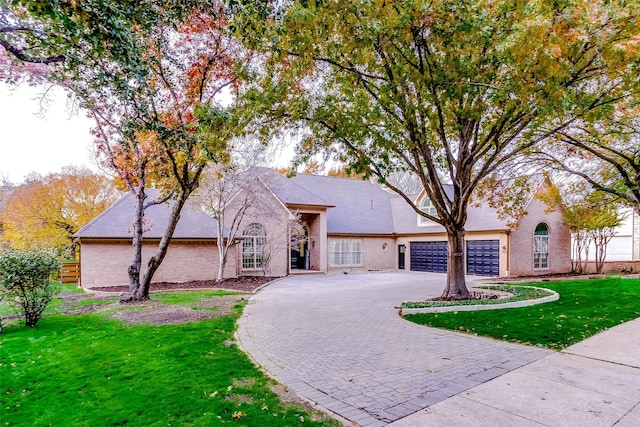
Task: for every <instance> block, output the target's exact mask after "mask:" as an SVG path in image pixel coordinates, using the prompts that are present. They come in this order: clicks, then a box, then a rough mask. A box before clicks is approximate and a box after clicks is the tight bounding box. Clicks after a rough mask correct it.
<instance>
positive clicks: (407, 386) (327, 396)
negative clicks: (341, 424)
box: [238, 272, 552, 426]
mask: <svg viewBox="0 0 640 427" xmlns="http://www.w3.org/2000/svg"><path fill="white" fill-rule="evenodd" d="M444 282H445V276H444V275H442V274H435V273H411V272H406V273H371V274H345V275H304V276H292V277H288V278H286V279H283V280H280V281H278V282H275V283H273V284H271V285H269V286H267V287H266V288H264V289H262V290H261V291H260V292H258V293H257V294H256V295H254V296H253V297H252V298H251V299H250V301H249V304H248V305H247V307H245V309H244V313H243V315H242V317H241V318H240V320H239V323H238V339H239V341H240V345H241V346H242V348H243V349H244V350H245V351H246V352H247V353H249V355H250V356H251V357H252V358H253V359H254V360H255V361H256V363H258V364H259V365H261V366H262V367H263V368H264V369H266V370H267V371H268V372H269V373H270V374H271V375H272V376H273V377H274V378H276V379H277V380H278V381H279V382H281V383H282V384H284V385H286V386H287V387H288V388H290V389H292V390H293V391H295V392H296V393H298V394H299V395H301V396H304V397H305V398H307V399H309V400H311V401H313V402H315V403H317V404H318V405H320V406H322V407H324V408H326V409H328V410H330V411H332V412H334V413H336V414H338V415H339V416H341V417H343V418H345V419H347V420H349V421H351V422H353V423H356V424H359V425H361V426H384V425H387V424H388V423H390V422H393V421H395V420H398V419H400V418H404V417H406V416H408V415H410V414H412V413H414V412H417V411H419V410H421V409H424V408H425V407H427V406H431V405H433V404H435V403H438V402H440V401H442V400H445V399H447V398H449V397H452V396H454V395H456V394H458V393H461V392H463V391H465V390H468V389H470V388H472V387H474V386H477V385H479V384H482V383H484V382H486V381H488V380H490V379H493V378H496V377H498V376H500V375H502V374H504V373H506V372H509V371H511V370H513V369H516V368H519V367H521V366H524V365H526V364H528V363H531V362H533V361H535V360H538V359H540V358H542V357H544V356H546V355H548V354H550V353H552V351H550V350H545V349H540V348H535V347H528V346H522V345H517V344H509V343H504V342H499V341H496V340H492V339H487V338H480V337H475V336H471V335H467V334H460V333H456V332H449V331H443V330H439V329H434V328H428V327H424V326H420V325H416V324H414V323H411V322H408V321H406V320H404V319H402V318H401V317H400V316H398V310H397V309H396V308H394V307H397V306H399V305H400V303H401V302H402V301H407V300H420V299H426V298H432V297H435V296H438V295H439V294H440V293H441V292H442V289H443V288H444Z"/></svg>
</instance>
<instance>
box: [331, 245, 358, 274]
mask: <svg viewBox="0 0 640 427" xmlns="http://www.w3.org/2000/svg"><path fill="white" fill-rule="evenodd" d="M329 261H330V264H331V267H349V266H360V265H362V239H330V240H329Z"/></svg>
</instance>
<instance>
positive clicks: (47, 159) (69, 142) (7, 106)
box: [0, 82, 98, 184]
mask: <svg viewBox="0 0 640 427" xmlns="http://www.w3.org/2000/svg"><path fill="white" fill-rule="evenodd" d="M43 91H44V88H43V87H38V88H34V87H30V86H27V85H26V84H23V85H20V86H18V87H15V86H7V85H5V84H4V83H1V82H0V182H2V178H3V177H5V178H8V179H9V181H10V182H12V183H14V184H19V183H21V182H22V181H23V180H24V177H25V176H26V175H28V174H30V173H31V172H36V173H39V174H41V175H46V174H48V173H52V172H60V171H61V170H62V168H63V167H64V166H68V165H74V166H86V167H88V168H89V169H92V170H95V171H97V170H98V167H97V165H96V162H95V160H94V159H93V155H92V151H91V148H92V141H93V137H92V136H91V134H90V129H91V127H92V120H90V119H89V118H87V117H86V116H85V115H84V113H82V112H80V113H76V114H70V112H69V110H68V108H67V101H66V96H65V94H64V92H63V91H62V90H60V89H56V88H54V89H53V90H52V93H51V97H50V98H51V99H52V101H53V102H52V103H50V105H49V106H48V107H47V108H46V110H45V111H44V114H43V115H42V116H41V115H39V111H40V102H39V98H41V96H40V95H41V94H42V93H43Z"/></svg>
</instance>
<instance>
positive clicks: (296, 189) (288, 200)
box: [249, 167, 333, 207]
mask: <svg viewBox="0 0 640 427" xmlns="http://www.w3.org/2000/svg"><path fill="white" fill-rule="evenodd" d="M249 174H251V175H255V176H258V178H259V179H260V180H262V182H264V184H265V185H267V187H269V188H270V189H271V191H272V192H273V194H275V195H276V197H277V198H278V199H280V201H281V202H282V203H284V204H287V205H307V206H319V207H331V206H333V204H332V203H330V202H328V201H327V200H325V199H323V198H322V197H321V196H319V195H318V194H317V193H315V192H312V191H309V190H308V189H306V188H304V187H302V186H300V185H298V183H297V182H296V180H295V179H289V178H286V177H285V176H283V175H280V174H279V173H277V172H276V171H274V170H273V169H269V168H259V167H253V168H251V169H250V170H249Z"/></svg>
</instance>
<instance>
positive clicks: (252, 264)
mask: <svg viewBox="0 0 640 427" xmlns="http://www.w3.org/2000/svg"><path fill="white" fill-rule="evenodd" d="M266 236H267V233H266V232H265V230H264V227H263V226H262V224H258V223H257V222H254V223H251V224H249V225H247V226H246V227H245V229H244V232H243V233H242V269H243V270H258V269H260V268H262V267H263V257H264V250H265V245H266V244H267V237H266Z"/></svg>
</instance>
